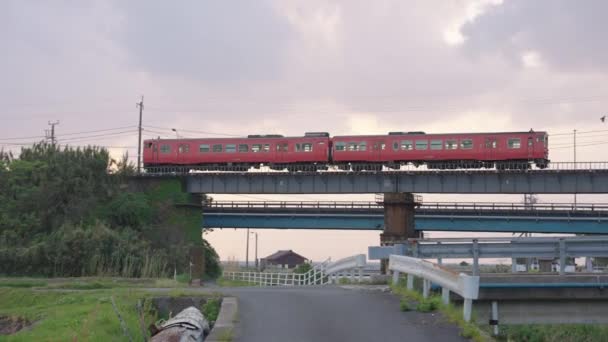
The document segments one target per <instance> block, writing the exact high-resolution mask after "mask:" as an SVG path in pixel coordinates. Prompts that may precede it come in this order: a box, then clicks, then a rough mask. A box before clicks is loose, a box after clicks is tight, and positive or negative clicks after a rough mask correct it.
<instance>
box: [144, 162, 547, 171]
mask: <svg viewBox="0 0 608 342" xmlns="http://www.w3.org/2000/svg"><path fill="white" fill-rule="evenodd" d="M548 165H549V160H546V159H537V160H501V161H479V160H443V161H402V162H388V163H387V162H381V163H363V162H343V163H335V164H321V163H284V164H258V163H224V164H197V165H167V164H147V165H145V166H144V169H145V170H146V171H148V172H157V173H158V172H164V170H167V172H171V171H170V170H171V169H184V168H191V169H192V170H196V171H233V172H235V171H236V172H245V171H248V170H250V169H251V168H254V169H261V168H262V167H267V168H269V169H270V170H274V171H288V172H315V171H337V170H340V171H350V172H362V171H369V172H378V171H398V170H403V169H412V170H417V169H427V170H457V169H482V168H483V169H489V170H490V169H495V170H528V169H531V168H532V167H534V166H535V167H536V168H539V169H545V168H547V166H548Z"/></svg>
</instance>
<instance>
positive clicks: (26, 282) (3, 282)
mask: <svg viewBox="0 0 608 342" xmlns="http://www.w3.org/2000/svg"><path fill="white" fill-rule="evenodd" d="M44 286H47V282H46V281H42V280H37V279H19V278H14V279H11V278H9V279H0V287H44Z"/></svg>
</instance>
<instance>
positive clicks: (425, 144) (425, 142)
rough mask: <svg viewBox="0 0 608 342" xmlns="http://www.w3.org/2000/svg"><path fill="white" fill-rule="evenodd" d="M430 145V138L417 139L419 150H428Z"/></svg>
mask: <svg viewBox="0 0 608 342" xmlns="http://www.w3.org/2000/svg"><path fill="white" fill-rule="evenodd" d="M428 146H429V141H428V140H416V149H417V150H426V149H427V148H428Z"/></svg>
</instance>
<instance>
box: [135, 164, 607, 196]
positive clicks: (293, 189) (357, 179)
mask: <svg viewBox="0 0 608 342" xmlns="http://www.w3.org/2000/svg"><path fill="white" fill-rule="evenodd" d="M138 177H171V178H173V177H181V178H183V179H184V181H185V184H186V189H187V191H188V192H190V193H211V194H353V193H398V192H406V193H460V194H498V193H501V194H529V193H534V194H571V193H579V194H605V193H608V162H581V163H551V164H550V165H549V167H548V168H545V169H538V168H531V169H506V170H505V169H455V168H451V167H449V165H446V168H445V169H433V170H429V169H426V168H425V167H424V166H421V167H414V166H413V165H407V166H403V167H402V168H401V170H396V171H388V170H386V171H359V172H348V171H319V172H286V171H285V172H282V171H272V172H271V171H259V170H257V171H256V170H251V171H246V172H233V171H226V172H217V171H203V170H202V169H201V168H197V167H185V166H178V167H159V168H152V169H150V170H149V171H148V172H147V173H144V174H142V175H141V176H138Z"/></svg>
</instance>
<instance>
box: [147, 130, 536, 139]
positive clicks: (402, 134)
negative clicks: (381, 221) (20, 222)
mask: <svg viewBox="0 0 608 342" xmlns="http://www.w3.org/2000/svg"><path fill="white" fill-rule="evenodd" d="M529 133H536V134H539V133H540V134H547V132H546V131H512V132H473V133H467V132H458V133H425V132H421V131H420V132H389V133H387V134H366V135H362V134H351V135H335V136H333V137H332V136H330V135H329V133H327V132H314V133H313V134H314V135H313V134H308V133H307V135H303V136H282V135H279V134H267V135H261V134H260V135H258V134H255V135H248V136H242V137H211V138H208V137H200V138H166V139H165V138H162V139H161V138H150V139H144V141H150V140H162V141H195V140H212V141H226V140H268V139H270V140H275V139H319V138H328V139H329V138H354V137H366V138H381V137H407V136H438V135H469V136H470V135H504V134H529Z"/></svg>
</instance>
